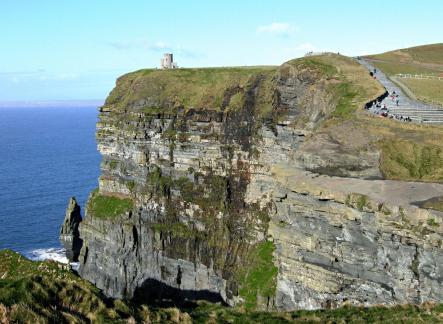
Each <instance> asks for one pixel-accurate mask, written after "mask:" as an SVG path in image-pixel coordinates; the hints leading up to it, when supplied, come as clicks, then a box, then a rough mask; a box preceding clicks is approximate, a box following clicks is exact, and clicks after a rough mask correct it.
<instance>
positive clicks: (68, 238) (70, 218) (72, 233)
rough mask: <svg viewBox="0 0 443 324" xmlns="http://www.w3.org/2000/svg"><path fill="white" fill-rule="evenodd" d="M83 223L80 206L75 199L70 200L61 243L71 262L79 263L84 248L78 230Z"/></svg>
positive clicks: (61, 231) (62, 229)
mask: <svg viewBox="0 0 443 324" xmlns="http://www.w3.org/2000/svg"><path fill="white" fill-rule="evenodd" d="M81 221H82V216H81V212H80V206H79V205H78V204H77V201H76V200H75V198H74V197H71V198H70V199H69V203H68V207H67V209H66V214H65V219H64V221H63V224H62V227H61V229H60V242H61V243H62V245H63V247H64V248H65V250H66V257H67V258H68V260H69V261H70V262H77V261H78V256H79V255H80V249H81V247H82V239H81V238H80V232H79V230H78V228H79V225H80V223H81Z"/></svg>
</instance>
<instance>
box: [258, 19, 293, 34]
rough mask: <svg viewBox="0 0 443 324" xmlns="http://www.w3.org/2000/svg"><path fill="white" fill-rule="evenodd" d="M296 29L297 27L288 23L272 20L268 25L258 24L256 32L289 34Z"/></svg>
mask: <svg viewBox="0 0 443 324" xmlns="http://www.w3.org/2000/svg"><path fill="white" fill-rule="evenodd" d="M296 31H297V28H296V27H294V26H292V25H291V24H288V23H282V22H273V23H271V24H269V25H263V26H259V27H258V28H257V33H258V34H273V35H281V36H289V35H292V34H293V33H295V32H296Z"/></svg>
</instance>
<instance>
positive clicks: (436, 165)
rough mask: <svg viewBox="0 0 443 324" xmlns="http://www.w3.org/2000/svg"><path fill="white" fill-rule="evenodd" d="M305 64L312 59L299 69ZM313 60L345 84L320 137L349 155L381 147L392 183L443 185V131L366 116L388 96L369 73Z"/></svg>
mask: <svg viewBox="0 0 443 324" xmlns="http://www.w3.org/2000/svg"><path fill="white" fill-rule="evenodd" d="M303 60H306V59H300V60H298V64H300V62H303ZM309 60H311V61H314V62H317V63H318V64H321V65H329V66H330V67H335V68H336V70H337V72H336V73H335V74H333V75H331V72H326V71H327V70H325V67H319V69H320V70H322V71H324V72H323V73H325V74H327V75H329V77H334V78H336V79H339V80H342V83H341V84H339V85H338V86H337V87H336V89H332V91H335V95H336V96H338V99H337V101H338V105H337V108H336V112H335V114H334V115H333V118H331V119H330V120H328V121H326V122H325V123H323V125H321V127H320V129H319V130H318V132H319V133H327V134H329V135H330V136H331V137H332V138H333V139H334V140H335V141H337V142H338V143H340V144H341V146H342V147H343V148H346V149H349V150H356V151H358V150H368V149H370V147H371V146H372V145H375V146H376V147H377V148H378V149H380V150H381V153H382V156H381V161H380V169H381V171H382V173H383V174H384V176H385V177H386V178H387V179H399V180H416V181H433V182H441V181H443V142H442V141H441V138H443V128H442V127H437V126H427V125H416V124H407V123H400V122H396V121H393V120H389V119H385V118H379V117H376V116H373V115H369V114H367V113H365V112H364V111H363V108H362V107H363V105H364V103H365V102H367V101H369V100H371V99H374V98H375V97H377V96H378V95H380V94H381V93H382V92H383V88H382V87H381V86H380V84H379V83H378V82H377V81H375V80H373V79H372V78H371V77H370V76H369V75H368V73H367V71H366V69H364V68H363V67H361V66H360V65H359V64H358V63H356V62H355V61H353V60H351V59H350V58H347V57H344V56H337V55H329V56H317V57H312V58H309ZM295 62H297V61H295ZM329 71H331V69H329ZM343 85H346V86H343Z"/></svg>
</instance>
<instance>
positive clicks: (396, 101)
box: [395, 97, 400, 107]
mask: <svg viewBox="0 0 443 324" xmlns="http://www.w3.org/2000/svg"><path fill="white" fill-rule="evenodd" d="M399 101H400V100H398V97H397V99H396V100H395V104H396V105H397V107H398V102H399Z"/></svg>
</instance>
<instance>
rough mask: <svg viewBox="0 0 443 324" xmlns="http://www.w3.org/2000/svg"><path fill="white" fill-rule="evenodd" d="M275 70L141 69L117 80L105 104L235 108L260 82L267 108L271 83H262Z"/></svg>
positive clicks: (153, 108)
mask: <svg viewBox="0 0 443 324" xmlns="http://www.w3.org/2000/svg"><path fill="white" fill-rule="evenodd" d="M277 70H278V69H277V67H272V66H263V67H232V68H231V67H226V68H195V69H173V70H153V69H150V70H140V71H136V72H132V73H129V74H126V75H124V76H122V77H120V78H119V79H118V80H117V85H116V87H115V88H114V90H113V91H112V92H111V93H110V95H109V97H108V98H107V100H106V103H105V106H108V107H113V108H114V109H118V108H123V107H135V108H137V109H145V110H147V111H153V112H158V111H162V110H166V111H167V110H171V109H174V108H183V109H184V110H188V109H192V108H193V109H206V110H215V111H220V110H221V109H238V108H239V106H240V105H241V104H242V101H243V100H244V94H245V92H246V91H247V90H248V89H250V88H251V87H254V86H256V85H257V84H258V83H260V84H262V86H261V87H259V91H260V92H261V93H259V97H262V98H263V102H262V103H261V109H267V108H266V107H265V106H266V102H267V101H269V98H268V96H269V93H270V89H269V88H271V86H268V87H264V86H263V84H268V85H269V84H271V83H272V81H273V78H274V77H275V75H276V73H277ZM271 95H272V93H271Z"/></svg>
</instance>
